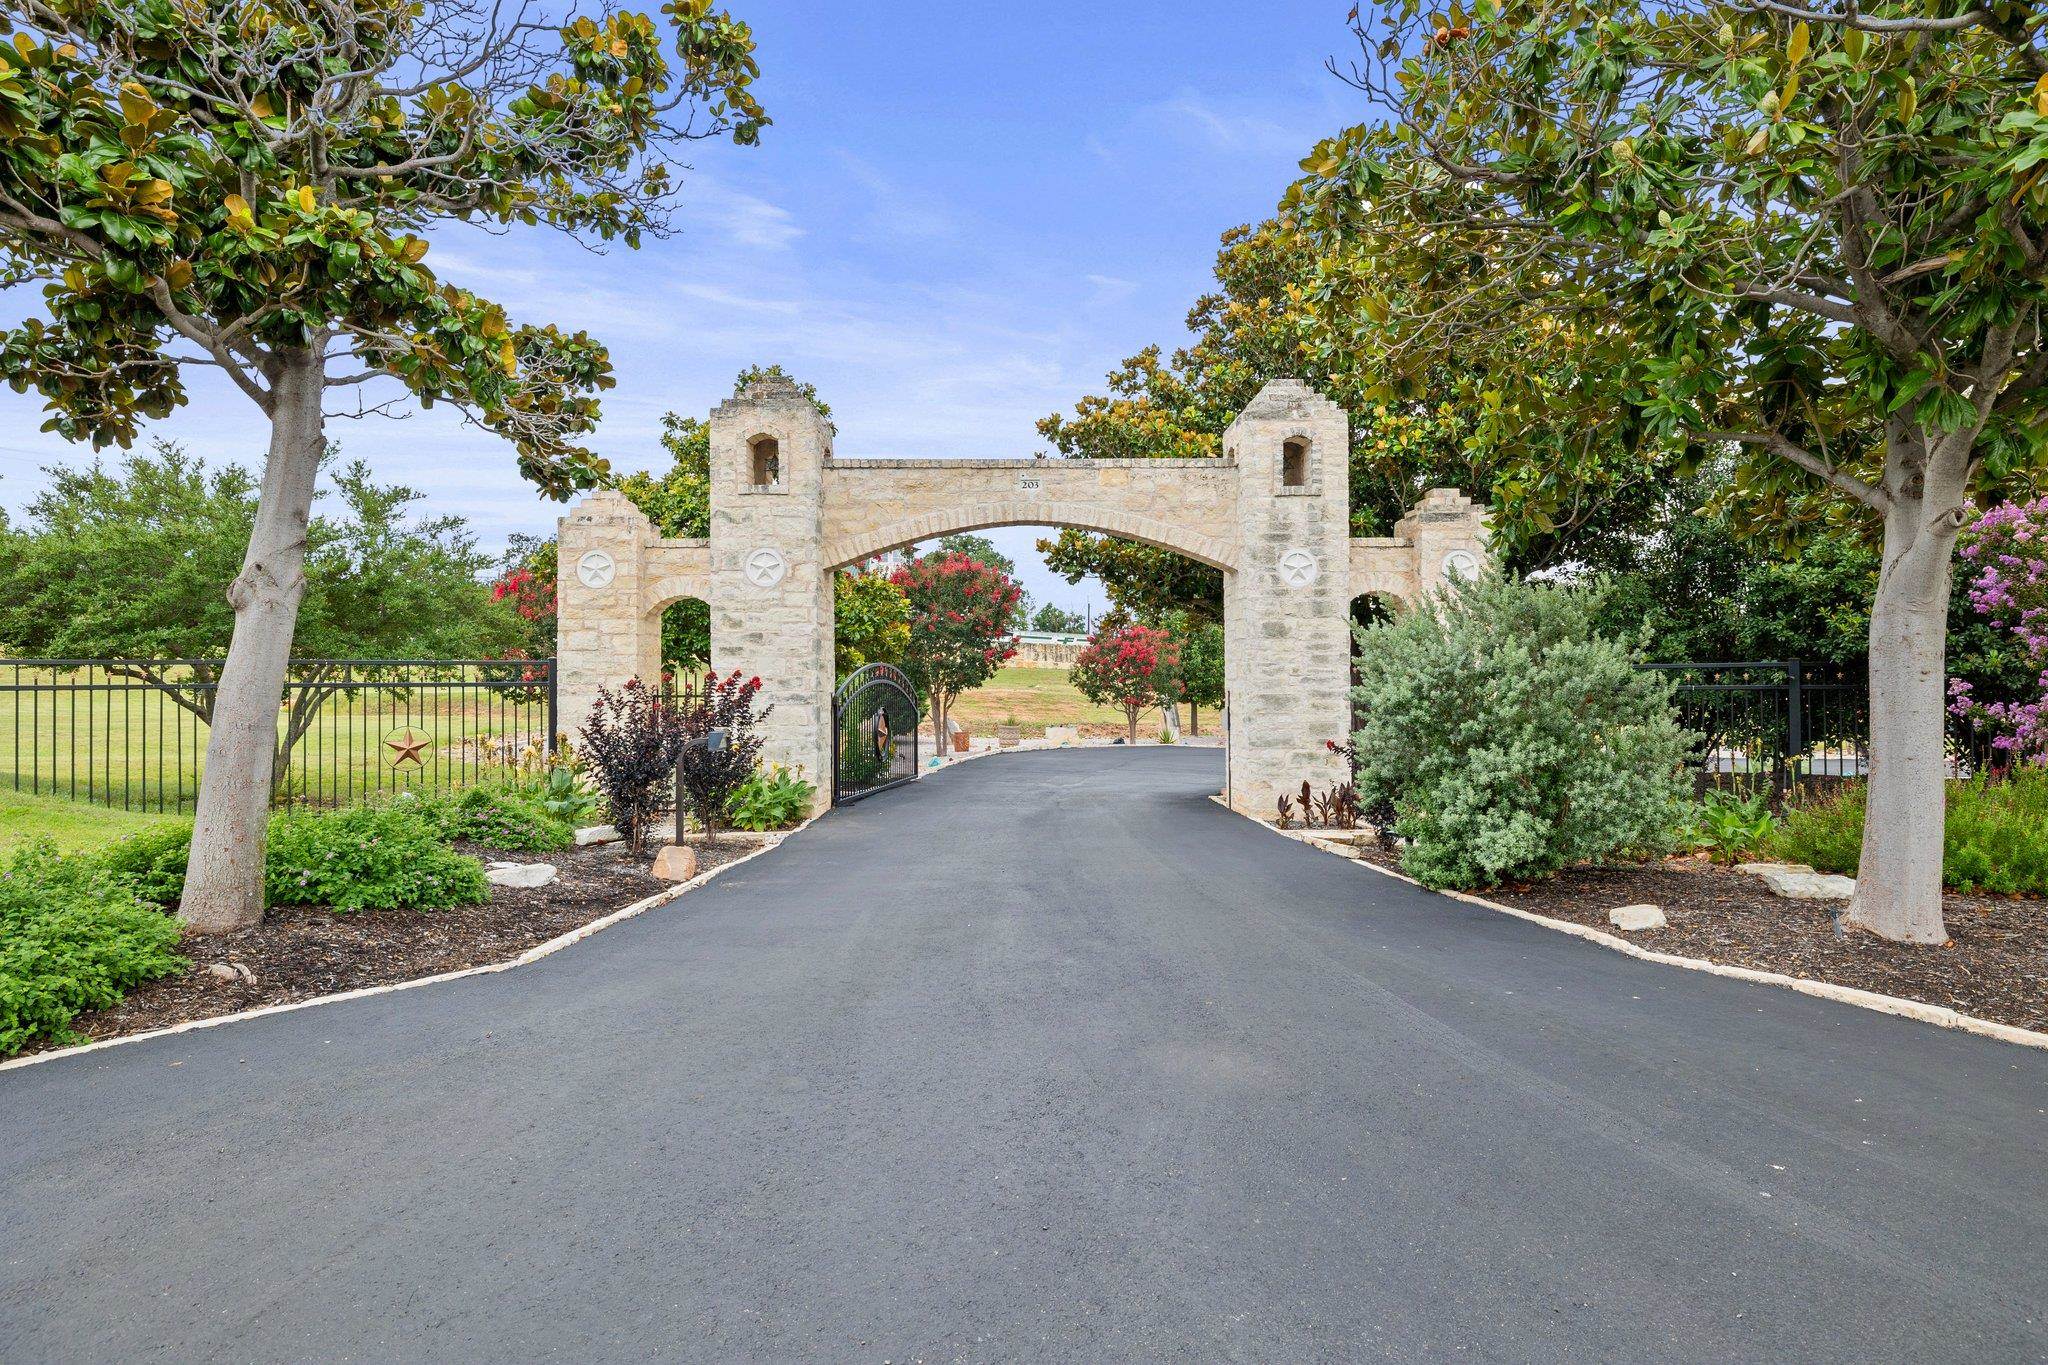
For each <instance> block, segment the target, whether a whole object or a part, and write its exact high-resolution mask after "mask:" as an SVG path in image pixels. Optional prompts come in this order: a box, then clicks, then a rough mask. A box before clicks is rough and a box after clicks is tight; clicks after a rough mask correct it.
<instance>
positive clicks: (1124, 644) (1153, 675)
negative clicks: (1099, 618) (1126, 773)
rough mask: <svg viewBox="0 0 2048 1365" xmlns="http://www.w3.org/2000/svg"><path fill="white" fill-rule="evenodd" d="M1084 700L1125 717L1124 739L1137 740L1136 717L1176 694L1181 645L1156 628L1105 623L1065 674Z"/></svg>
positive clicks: (1178, 688) (1171, 698)
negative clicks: (1114, 709) (1111, 708)
mask: <svg viewBox="0 0 2048 1365" xmlns="http://www.w3.org/2000/svg"><path fill="white" fill-rule="evenodd" d="M1067 676H1068V677H1070V678H1071V679H1073V683H1074V686H1075V687H1076V688H1078V689H1079V690H1080V693H1081V695H1082V696H1084V697H1086V698H1087V699H1088V700H1090V701H1092V702H1094V703H1095V704H1096V705H1097V706H1114V707H1116V708H1118V709H1119V710H1121V711H1122V712H1123V713H1124V737H1125V738H1126V739H1127V740H1129V742H1131V743H1132V744H1136V743H1137V742H1138V717H1139V716H1141V715H1143V714H1144V713H1145V712H1146V711H1148V710H1150V709H1151V708H1152V707H1154V706H1167V705H1172V704H1173V701H1174V699H1175V697H1176V696H1177V695H1178V694H1179V690H1180V643H1179V642H1178V641H1177V640H1175V639H1174V638H1173V636H1172V635H1170V634H1168V633H1167V632H1166V631H1164V630H1161V629H1159V628H1158V627H1156V626H1141V625H1138V624H1136V623H1130V624H1126V625H1105V626H1104V627H1103V628H1102V629H1101V630H1098V631H1097V632H1096V633H1095V638H1094V639H1092V640H1090V641H1089V642H1088V647H1087V648H1086V649H1084V650H1082V651H1081V657H1080V658H1078V659H1076V660H1075V661H1074V666H1073V668H1072V669H1071V670H1069V671H1068V674H1067Z"/></svg>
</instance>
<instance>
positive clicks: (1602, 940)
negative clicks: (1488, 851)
mask: <svg viewBox="0 0 2048 1365" xmlns="http://www.w3.org/2000/svg"><path fill="white" fill-rule="evenodd" d="M1209 799H1210V800H1211V801H1214V802H1215V803H1216V804H1217V805H1219V806H1224V803H1223V798H1222V797H1220V796H1212V797H1210V798H1209ZM1224 809H1225V810H1229V809H1230V808H1229V807H1228V806H1224ZM1231 814H1233V815H1242V816H1243V818H1244V819H1246V820H1250V821H1251V822H1252V823H1253V824H1255V825H1257V826H1259V827H1260V828H1261V829H1265V830H1269V831H1271V832H1272V833H1274V834H1277V835H1279V836H1280V837H1281V838H1283V839H1292V840H1294V841H1295V842H1296V843H1300V844H1307V845H1308V846H1309V847H1311V848H1314V849H1318V850H1320V851H1322V852H1324V853H1328V854H1331V855H1333V856H1335V857H1339V858H1343V859H1344V861H1345V862H1347V863H1352V864H1355V865H1357V866H1359V867H1363V868H1366V869H1368V870H1370V871H1373V872H1377V873H1379V874H1380V875H1381V876H1382V877H1392V878H1393V879H1394V880H1395V881H1399V882H1406V883H1408V884H1409V885H1410V886H1414V887H1421V888H1422V889H1423V890H1425V891H1426V890H1429V888H1428V887H1424V886H1422V883H1421V882H1418V881H1416V880H1415V879H1414V878H1413V877H1410V876H1406V875H1404V874H1402V873H1399V872H1396V871H1394V870H1393V869H1392V868H1390V867H1381V866H1380V865H1379V864H1378V863H1375V862H1372V861H1371V860H1369V859H1366V858H1353V857H1350V856H1348V855H1347V854H1344V853H1341V852H1339V851H1338V850H1337V849H1336V848H1333V847H1331V846H1330V845H1329V844H1328V843H1327V842H1325V841H1323V840H1319V839H1317V838H1316V837H1315V836H1314V835H1313V834H1311V833H1309V832H1308V831H1306V830H1290V829H1274V828H1273V826H1271V825H1269V824H1267V823H1266V822H1265V821H1264V820H1260V819H1257V818H1255V817H1253V816H1250V815H1243V813H1242V812H1240V811H1231ZM1435 894H1437V895H1439V896H1448V897H1450V898H1451V899H1452V900H1457V901H1463V902H1465V903H1466V904H1467V905H1477V906H1480V907H1481V908H1483V909H1487V910H1495V911H1498V912H1499V913H1501V914H1503V915H1513V916H1514V917H1515V918H1516V919H1523V920H1528V921H1529V922H1530V923H1532V924H1540V925H1542V926H1543V927H1544V928H1546V929H1555V930H1558V931H1559V932H1561V933H1566V934H1570V935H1572V936H1573V937H1575V938H1582V939H1585V940H1586V941H1587V942H1589V943H1597V944H1599V945H1600V946H1601V947H1603V948H1612V949H1613V950H1614V951H1615V952H1618V953H1626V954H1627V955H1628V956H1630V957H1633V958H1640V959H1641V960H1642V961H1644V962H1657V963H1662V964H1663V965H1664V966H1667V967H1683V968H1685V969H1686V970H1687V971H1691V972H1706V973H1708V974H1709V975H1712V976H1727V977H1734V978H1735V979H1737V980H1739V981H1755V982H1760V983H1762V984H1763V985H1766V986H1783V987H1785V988H1787V989H1788V990H1795V991H1798V992H1799V993H1800V994H1802V995H1812V996H1818V997H1820V998H1821V999H1823V1000H1833V1001H1836V1002H1837V1003H1839V1004H1844V1005H1854V1006H1855V1007H1856V1008H1858V1009H1865V1010H1874V1011H1876V1012H1877V1013H1879V1014H1894V1015H1898V1016H1900V1017H1902V1018H1906V1019H1914V1020H1918V1021H1919V1022H1920V1023H1923V1024H1933V1025H1935V1026H1936V1027H1937V1028H1952V1029H1958V1030H1960V1031H1962V1032H1964V1033H1974V1034H1977V1035H1979V1036H1981V1037H1985V1038H1996V1039H1998V1040H1999V1041H2001V1042H2006V1043H2016V1044H2018V1045H2019V1046H2021V1047H2033V1048H2041V1049H2043V1050H2048V1033H2039V1032H2036V1031H2035V1030H2033V1029H2027V1028H2020V1027H2019V1026H2018V1025H2015V1024H2001V1023H1998V1022H1997V1021H1996V1020H1992V1019H1979V1018H1978V1017H1977V1016H1976V1015H1974V1014H1964V1013H1962V1012H1961V1011H1959V1010H1952V1009H1950V1008H1948V1007H1947V1006H1946V1005H1930V1004H1927V1003H1926V1002H1925V1001H1921V1000H1906V999H1902V998H1900V997H1899V996H1896V995H1882V994H1879V993H1878V992H1876V991H1866V990H1859V989H1857V988H1856V987H1854V986H1838V985H1836V984H1835V983H1834V982H1832V981H1816V980H1814V979H1813V978H1812V977H1808V976H1786V975H1785V974H1784V973H1782V972H1766V971H1760V970H1758V969H1757V968H1754V967H1735V966H1730V965H1729V964H1727V963H1725V962H1714V961H1711V960H1710V959H1708V958H1703V957H1681V956H1679V955H1678V954H1676V953H1660V952H1657V951H1655V950H1654V949H1650V948H1644V947H1641V946H1640V945H1638V944H1634V943H1631V942H1629V941H1628V940H1627V939H1625V938H1617V937H1616V936H1615V935H1613V934H1610V933H1607V932H1605V931H1603V930H1600V929H1595V928H1592V927H1591V926H1589V925H1584V924H1574V923H1572V922H1571V921H1570V920H1562V919H1552V918H1551V917H1550V916H1549V915H1539V914H1536V913H1534V912H1533V911H1529V910H1518V909H1516V908H1515V907H1514V906H1512V905H1502V904H1501V903H1500V902H1498V901H1490V900H1487V899H1486V898H1485V897H1483V896H1474V895H1472V894H1470V893H1469V892H1465V891H1438V892H1436V893H1435Z"/></svg>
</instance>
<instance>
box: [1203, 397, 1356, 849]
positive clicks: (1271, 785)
mask: <svg viewBox="0 0 2048 1365" xmlns="http://www.w3.org/2000/svg"><path fill="white" fill-rule="evenodd" d="M1350 444H1351V438H1350V427H1349V424H1348V423H1347V422H1346V420H1345V417H1344V410H1343V409H1342V408H1340V407H1338V406H1337V405H1336V404H1335V403H1332V402H1330V401H1329V400H1328V399H1326V398H1323V397H1320V396H1319V395H1317V394H1316V393H1315V391H1314V390H1312V389H1310V388H1309V387H1308V386H1307V385H1306V384H1303V383H1301V382H1300V381H1299V380H1293V379H1276V380H1273V381H1272V382H1271V383H1269V384H1267V385H1266V387H1265V388H1263V389H1261V390H1260V391H1259V396H1258V397H1257V398H1254V399H1253V400H1252V401H1251V403H1250V405H1249V406H1247V407H1246V408H1245V410H1244V411H1243V412H1242V413H1240V414H1238V418H1237V420H1236V421H1235V422H1233V423H1231V425H1230V429H1229V430H1228V431H1226V432H1224V434H1223V452H1224V454H1225V456H1226V457H1228V458H1230V459H1233V460H1235V461H1236V462H1237V468H1238V481H1237V507H1238V525H1237V542H1238V558H1237V571H1236V572H1235V573H1233V574H1231V575H1229V577H1228V579H1227V580H1226V581H1225V584H1224V589H1223V641H1224V643H1223V651H1224V655H1223V657H1224V686H1225V687H1226V688H1227V689H1228V692H1229V699H1230V700H1229V708H1230V712H1229V725H1230V734H1229V744H1230V778H1229V793H1230V800H1231V804H1233V805H1235V806H1236V807H1237V808H1238V809H1240V810H1246V811H1251V812H1253V813H1255V814H1258V815H1262V816H1263V815H1267V814H1269V813H1270V812H1271V810H1272V808H1273V804H1274V800H1275V798H1276V797H1278V796H1279V795H1281V794H1282V793H1283V792H1294V791H1298V790H1299V789H1300V787H1301V783H1302V781H1303V779H1307V780H1308V781H1311V782H1313V783H1314V784H1315V785H1316V787H1317V788H1318V789H1321V788H1325V787H1328V786H1330V785H1332V784H1333V783H1337V782H1342V781H1346V780H1348V776H1349V775H1348V774H1347V773H1345V772H1344V765H1343V762H1342V760H1341V759H1339V758H1338V757H1337V756H1336V755H1334V754H1332V753H1331V752H1330V751H1329V749H1328V747H1327V741H1329V740H1338V741H1340V742H1341V741H1342V740H1343V739H1344V738H1345V737H1346V736H1347V735H1348V734H1349V733H1350V729H1351V713H1350V702H1349V699H1348V696H1347V693H1348V690H1349V686H1350V676H1351V643H1350V635H1349V622H1350V615H1351V541H1350V534H1351V533H1350V503H1351V483H1350V463H1349V462H1350Z"/></svg>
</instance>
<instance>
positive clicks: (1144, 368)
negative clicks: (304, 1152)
mask: <svg viewBox="0 0 2048 1365" xmlns="http://www.w3.org/2000/svg"><path fill="white" fill-rule="evenodd" d="M1294 197H1295V198H1298V192H1296V193H1295V196H1294ZM1304 229H1305V224H1304V222H1303V220H1302V218H1301V216H1300V213H1299V209H1298V206H1297V205H1296V204H1295V203H1294V202H1293V201H1292V200H1290V202H1289V203H1288V204H1284V205H1283V207H1282V209H1281V211H1280V212H1279V213H1278V214H1276V216H1274V217H1273V218H1270V219H1268V220H1266V221H1265V222H1262V223H1260V224H1258V225H1257V226H1256V227H1239V228H1233V229H1232V230H1231V231H1229V232H1227V233H1225V234H1224V236H1223V244H1222V248H1221V250H1220V251H1219V252H1218V253H1217V257H1216V283H1217V288H1216V289H1215V290H1214V291H1212V292H1210V293H1208V294H1205V295H1203V296H1202V297H1201V298H1199V299H1197V300H1196V301H1195V305H1194V307H1193V309H1192V310H1191V311H1190V312H1189V314H1188V319H1187V325H1188V330H1189V331H1190V332H1192V333H1194V340H1193V342H1192V343H1191V344H1190V345H1188V346H1185V347H1183V348H1181V349H1179V350H1176V351H1175V352H1173V354H1172V355H1171V356H1170V357H1169V356H1166V355H1163V354H1162V353H1161V351H1160V350H1159V348H1158V347H1156V346H1154V347H1148V348H1146V349H1145V350H1143V351H1141V352H1139V353H1138V354H1137V355H1135V356H1132V357H1131V358H1130V359H1128V360H1126V361H1125V362H1124V363H1123V364H1122V365H1121V366H1120V367H1119V368H1117V369H1116V370H1114V371H1112V372H1111V373H1110V375H1109V377H1108V385H1107V391H1106V392H1105V393H1104V394H1101V395H1091V396H1089V397H1086V398H1083V399H1082V400H1081V401H1080V402H1079V403H1077V404H1076V405H1075V408H1074V411H1073V413H1072V415H1070V416H1069V415H1062V414H1058V413H1055V414H1053V415H1052V416H1049V417H1046V418H1044V419H1043V420H1041V421H1040V422H1039V424H1038V429H1039V431H1040V433H1041V434H1043V435H1044V436H1045V437H1046V438H1047V439H1048V440H1050V441H1051V442H1052V443H1053V445H1054V447H1055V448H1057V449H1058V451H1059V452H1060V453H1061V454H1062V455H1065V456H1068V457H1069V458H1076V459H1176V458H1213V457H1215V456H1219V455H1221V454H1222V453H1223V433H1224V431H1225V430H1227V429H1228V428H1229V426H1230V424H1231V423H1232V422H1233V421H1235V420H1236V419H1237V415H1238V413H1239V412H1241V411H1242V410H1243V409H1244V407H1245V405H1246V404H1248V403H1250V402H1251V400H1252V399H1253V398H1255V397H1256V396H1257V395H1258V392H1259V390H1260V389H1261V388H1262V387H1264V385H1265V384H1266V382H1267V381H1268V380H1271V379H1276V378H1300V379H1304V380H1306V381H1307V382H1308V383H1309V384H1311V385H1312V386H1313V387H1315V388H1316V389H1317V390H1318V391H1319V392H1321V393H1322V394H1323V395H1324V396H1325V397H1327V398H1329V399H1330V400H1331V401H1333V402H1335V403H1337V404H1338V405H1339V406H1341V407H1342V408H1343V409H1344V410H1345V413H1346V415H1347V416H1348V418H1349V419H1350V423H1351V451H1350V462H1349V468H1350V493H1351V517H1352V525H1351V533H1352V534H1353V535H1360V536H1373V535H1390V534H1392V532H1393V527H1394V523H1395V522H1396V521H1397V520H1399V519H1400V517H1401V515H1402V514H1403V513H1404V512H1406V511H1407V509H1408V508H1409V507H1411V506H1413V505H1414V504H1415V502H1416V500H1417V499H1418V498H1419V497H1420V496H1421V495H1422V494H1423V493H1424V492H1425V491H1426V490H1428V489H1430V488H1433V487H1439V486H1455V487H1460V488H1463V489H1466V490H1467V491H1469V492H1471V493H1473V494H1474V495H1475V496H1479V497H1482V498H1483V499H1484V500H1485V501H1486V502H1487V503H1488V504H1489V505H1490V507H1491V509H1492V514H1493V528H1494V540H1495V548H1496V550H1497V551H1498V552H1499V553H1501V554H1502V555H1503V556H1504V557H1505V558H1506V560H1507V561H1508V563H1509V564H1510V566H1511V567H1514V568H1518V569H1524V570H1526V569H1534V568H1541V567H1545V566H1548V565H1552V564H1558V563H1562V562H1566V561H1568V560H1570V559H1571V558H1573V557H1574V556H1575V555H1576V554H1577V552H1578V550H1579V548H1580V546H1581V545H1582V544H1583V542H1584V541H1585V540H1587V539H1588V538H1591V537H1598V536H1605V535H1608V534H1611V533H1612V532H1613V531H1614V529H1615V528H1617V527H1621V526H1626V525H1629V524H1632V523H1633V522H1634V521H1635V520H1636V519H1637V518H1638V517H1639V516H1640V515H1641V513H1642V511H1643V510H1644V509H1645V508H1646V507H1647V506H1648V504H1649V503H1650V502H1651V501H1652V500H1653V498H1654V495H1655V490H1656V487H1657V484H1658V481H1659V475H1660V472H1661V471H1660V467H1659V460H1658V458H1657V452H1656V451H1655V450H1654V449H1652V450H1646V449H1645V448H1644V447H1643V446H1642V444H1641V435H1642V430H1641V427H1642V424H1641V423H1640V422H1631V421H1628V420H1627V414H1626V413H1624V414H1621V415H1620V416H1619V418H1617V419H1616V420H1609V421H1605V422H1600V423H1595V424H1590V425H1588V424H1582V423H1579V422H1578V421H1577V420H1576V418H1577V415H1578V414H1577V412H1576V411H1574V412H1573V413H1572V417H1573V420H1572V421H1571V422H1569V423H1561V424H1560V423H1550V422H1547V421H1546V420H1545V419H1544V418H1545V411H1546V407H1547V405H1548V403H1549V401H1550V399H1551V397H1552V395H1553V394H1554V393H1556V392H1560V391H1562V392H1569V391H1570V389H1571V388H1572V386H1573V385H1574V384H1575V383H1576V382H1577V380H1578V376H1577V375H1576V373H1575V372H1574V369H1573V364H1572V363H1571V357H1569V356H1568V355H1562V356H1552V357H1551V359H1550V361H1549V362H1548V363H1546V364H1543V365H1532V366H1531V367H1530V369H1529V371H1528V372H1527V373H1525V374H1523V375H1521V376H1519V377H1518V380H1517V382H1516V383H1515V384H1513V385H1511V386H1502V385H1496V384H1494V383H1492V382H1491V381H1490V380H1489V379H1488V377H1487V375H1486V373H1485V372H1484V371H1483V370H1481V369H1478V368H1475V367H1472V366H1468V365H1465V364H1463V363H1461V362H1460V361H1458V359H1457V358H1456V357H1455V356H1439V357H1436V358H1435V363H1433V364H1431V365H1430V366H1428V367H1427V368H1426V369H1425V370H1424V371H1423V372H1421V373H1420V374H1419V375H1417V376H1415V377H1414V378H1413V379H1412V380H1406V379H1404V378H1403V377H1402V376H1401V375H1399V374H1395V373H1390V372H1389V371H1388V370H1387V369H1385V368H1384V367H1382V366H1380V365H1379V364H1377V363H1376V359H1375V357H1376V351H1375V349H1374V347H1373V345H1372V343H1371V341H1370V339H1369V338H1360V337H1358V336H1356V335H1354V332H1353V329H1352V327H1351V325H1350V323H1349V321H1343V322H1342V325H1335V324H1333V320H1332V318H1331V317H1330V315H1329V314H1328V313H1327V312H1326V311H1325V310H1324V309H1322V308H1321V307H1319V306H1318V302H1319V299H1320V297H1321V296H1322V294H1323V293H1324V292H1325V291H1326V290H1327V288H1328V286H1327V284H1326V280H1327V278H1328V277H1330V276H1333V275H1336V276H1341V275H1343V274H1344V273H1345V272H1348V271H1351V270H1355V269H1369V265H1368V264H1367V263H1365V262H1363V261H1361V260H1360V259H1359V258H1358V257H1357V255H1356V253H1355V252H1354V251H1352V250H1351V247H1350V244H1349V243H1348V242H1346V241H1343V240H1341V239H1332V238H1329V237H1325V236H1321V235H1318V234H1316V233H1313V232H1310V231H1306V230H1304ZM1531 331H1532V335H1530V336H1527V337H1524V338H1523V339H1522V344H1523V345H1525V346H1526V347H1527V349H1528V351H1529V353H1530V354H1531V355H1532V356H1534V355H1536V354H1538V353H1540V352H1541V351H1542V350H1543V349H1544V347H1545V346H1546V345H1547V346H1548V347H1549V349H1551V350H1552V351H1556V350H1557V349H1558V348H1557V347H1556V346H1555V345H1554V343H1549V342H1548V341H1547V334H1545V333H1544V332H1542V330H1541V329H1531ZM1039 548H1040V549H1041V550H1042V551H1044V552H1045V554H1046V562H1047V563H1048V564H1049V565H1050V566H1051V567H1052V568H1053V570H1054V571H1055V572H1058V573H1061V574H1063V575H1064V576H1065V577H1066V578H1067V580H1068V581H1069V582H1074V583H1078V582H1080V581H1081V579H1082V577H1084V576H1086V575H1093V576H1095V577H1096V578H1098V579H1100V580H1101V581H1102V583H1103V585H1104V587H1105V588H1106V589H1107V590H1108V592H1109V596H1110V600H1111V602H1112V603H1114V604H1115V605H1116V606H1119V607H1122V608H1123V609H1125V610H1126V611H1129V612H1131V613H1132V614H1134V615H1136V616H1138V617H1141V618H1143V619H1145V620H1159V619H1162V618H1163V617H1164V616H1165V615H1166V614H1167V613H1169V612H1173V611H1178V610H1186V611H1190V612H1192V613H1194V614H1195V615H1196V616H1198V617H1202V618H1204V619H1208V620H1215V621H1220V620H1221V619H1222V615H1223V577H1222V575H1221V574H1220V573H1219V572H1218V571H1216V570H1215V569H1212V568H1210V567H1208V566H1207V565H1203V564H1197V563H1195V562H1194V561H1192V560H1189V559H1186V558H1184V557H1183V556H1180V555H1177V554H1175V553H1173V552H1172V551H1170V550H1161V549H1156V548H1154V547H1152V546H1148V545H1138V544H1134V543H1132V542H1130V541H1123V540H1117V539H1115V538H1113V537H1109V536H1100V535H1094V534H1091V533H1089V532H1086V531H1076V530H1068V531H1063V532H1061V533H1060V535H1059V536H1058V537H1057V538H1056V539H1052V540H1045V541H1041V542H1039Z"/></svg>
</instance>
